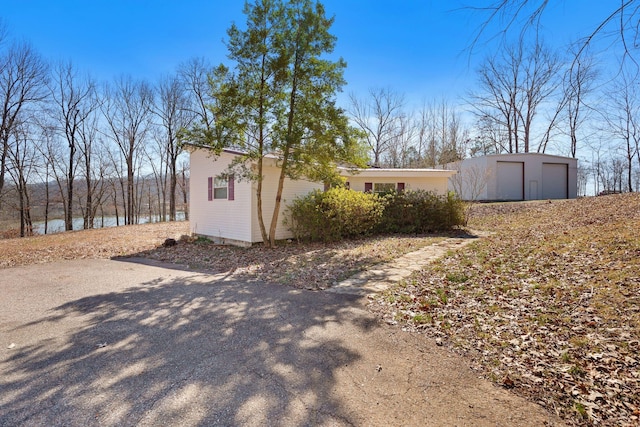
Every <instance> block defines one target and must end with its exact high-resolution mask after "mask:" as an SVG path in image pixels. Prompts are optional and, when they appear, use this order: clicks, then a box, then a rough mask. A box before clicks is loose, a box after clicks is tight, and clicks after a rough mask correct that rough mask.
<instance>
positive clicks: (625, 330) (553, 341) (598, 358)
mask: <svg viewBox="0 0 640 427" xmlns="http://www.w3.org/2000/svg"><path fill="white" fill-rule="evenodd" d="M471 221H472V223H471V226H472V227H474V228H478V229H484V230H491V231H493V232H494V234H493V235H491V236H489V237H487V238H486V239H482V240H481V241H478V242H475V243H473V244H471V245H469V246H468V247H467V248H465V249H464V250H462V251H459V252H456V253H451V254H449V255H448V256H446V257H444V258H443V259H441V260H439V261H438V262H436V263H434V264H432V265H431V266H429V267H428V268H426V269H423V270H422V271H421V272H420V273H418V274H416V275H414V276H413V277H412V279H411V280H408V281H405V282H403V283H401V284H399V285H398V286H397V287H395V288H394V289H391V290H389V291H387V292H386V293H384V294H383V295H380V296H377V297H376V298H374V299H373V300H372V302H371V305H370V306H371V308H372V309H373V310H375V311H377V312H378V313H379V314H380V315H381V316H382V317H384V318H385V319H386V320H387V321H388V322H389V323H396V322H398V323H401V324H403V325H405V327H407V328H408V329H413V330H420V331H424V332H425V333H427V334H429V335H431V336H434V337H437V338H438V339H440V340H442V341H443V342H445V343H448V345H450V346H451V347H452V348H454V349H456V350H457V351H460V352H463V353H465V354H468V355H470V356H471V357H472V358H473V363H474V366H475V367H476V368H477V369H479V370H482V371H483V372H484V373H485V374H486V376H487V377H489V378H491V379H492V380H493V381H495V382H497V383H499V384H502V385H504V386H505V387H509V388H513V389H514V390H515V391H516V392H518V393H519V394H522V395H525V396H527V397H529V398H530V399H532V400H534V401H537V402H540V403H541V404H542V405H544V406H546V407H547V408H549V409H551V410H554V411H556V412H557V413H558V414H560V415H561V416H562V417H564V418H565V419H566V420H567V421H568V422H570V423H572V424H575V425H585V424H587V425H588V424H592V425H606V426H609V425H620V426H626V425H639V424H640V421H639V419H640V418H639V417H640V354H639V351H640V304H639V303H640V194H624V195H611V196H604V197H592V198H585V199H579V200H570V201H553V202H546V201H545V202H528V203H506V204H492V205H478V206H476V207H475V208H474V210H473V212H472V217H471Z"/></svg>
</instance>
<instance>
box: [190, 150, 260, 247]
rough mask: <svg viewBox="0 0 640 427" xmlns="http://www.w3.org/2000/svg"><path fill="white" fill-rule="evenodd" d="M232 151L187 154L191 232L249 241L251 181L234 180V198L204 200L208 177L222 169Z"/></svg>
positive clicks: (222, 238) (223, 239)
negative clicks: (188, 161) (213, 155)
mask: <svg viewBox="0 0 640 427" xmlns="http://www.w3.org/2000/svg"><path fill="white" fill-rule="evenodd" d="M233 157H234V156H233V154H230V153H226V152H223V153H221V154H220V156H218V157H212V156H211V155H210V152H208V151H206V150H204V149H197V150H194V151H192V152H191V154H190V162H191V166H190V179H189V194H190V209H189V224H190V229H191V233H193V234H199V235H204V236H209V237H212V238H214V239H216V240H220V241H222V242H223V243H224V241H225V239H230V240H237V241H239V242H250V241H251V213H252V212H253V209H252V208H251V183H250V182H247V181H242V182H239V181H238V179H235V180H234V186H235V191H234V193H235V194H234V196H235V200H225V199H213V200H211V201H209V200H208V186H207V179H208V177H213V178H215V177H216V176H217V175H219V174H221V173H222V172H224V171H225V169H226V168H227V166H228V165H229V163H230V162H231V160H232V159H233Z"/></svg>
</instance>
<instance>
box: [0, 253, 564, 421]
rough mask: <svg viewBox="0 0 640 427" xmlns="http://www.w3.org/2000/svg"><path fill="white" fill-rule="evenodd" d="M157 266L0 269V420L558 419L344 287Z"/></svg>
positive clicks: (86, 263) (72, 264)
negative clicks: (378, 314)
mask: <svg viewBox="0 0 640 427" xmlns="http://www.w3.org/2000/svg"><path fill="white" fill-rule="evenodd" d="M165 267H166V266H160V265H155V266H154V265H145V264H139V263H134V262H127V261H115V260H76V261H66V262H56V263H50V264H42V265H31V266H26V267H14V268H7V269H2V270H0V390H1V392H0V426H9V425H11V426H20V425H25V426H42V425H65V426H91V425H96V426H97V425H100V426H116V425H117V426H133V425H135V426H145V425H181V426H213V425H221V426H222V425H224V426H235V425H242V426H265V425H283V426H300V425H326V426H342V425H358V426H359V425H389V426H396V425H397V426H400V425H403V426H412V425H416V426H418V425H420V426H431V425H432V426H448V425H449V426H454V425H455V426H484V425H486V426H518V425H520V426H529V425H531V426H540V425H545V423H547V422H549V425H556V423H557V420H555V418H554V417H552V416H551V415H550V414H548V413H546V412H544V411H543V410H542V409H541V408H540V407H539V406H537V405H535V404H532V403H530V402H527V401H525V400H523V399H521V398H519V397H516V396H514V395H513V394H511V393H510V392H508V391H507V390H504V389H500V388H498V387H496V386H494V385H492V384H490V383H489V382H487V381H484V380H481V379H479V378H478V377H477V374H475V373H473V372H471V371H470V370H469V369H468V368H467V365H466V363H465V360H464V359H462V358H459V357H457V356H455V355H453V354H451V353H450V352H448V351H447V350H445V349H443V348H440V347H437V346H436V345H435V344H434V343H433V342H432V341H429V340H427V339H426V338H425V337H424V336H419V335H412V334H409V333H405V332H402V331H400V330H398V329H394V328H391V327H388V326H386V325H382V324H379V323H378V322H377V321H376V320H375V319H374V317H373V316H372V315H371V314H369V313H368V312H367V311H365V310H364V308H363V306H362V304H361V301H360V300H357V299H356V297H354V296H348V295H337V294H331V293H326V292H311V291H301V290H297V289H292V288H288V287H286V286H282V285H270V284H265V283H258V282H247V281H244V282H237V281H234V280H233V279H232V278H229V277H224V276H211V275H205V274H200V273H194V272H189V271H181V270H179V269H171V268H165ZM558 425H559V424H558Z"/></svg>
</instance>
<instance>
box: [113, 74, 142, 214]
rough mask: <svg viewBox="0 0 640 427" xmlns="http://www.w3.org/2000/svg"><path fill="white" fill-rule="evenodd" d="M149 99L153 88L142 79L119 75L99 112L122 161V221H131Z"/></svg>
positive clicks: (133, 212) (134, 207) (134, 205)
mask: <svg viewBox="0 0 640 427" xmlns="http://www.w3.org/2000/svg"><path fill="white" fill-rule="evenodd" d="M152 102H153V92H152V90H151V88H150V87H149V85H148V84H147V83H146V82H144V81H135V80H133V79H132V78H131V77H124V76H123V77H120V78H119V79H117V80H116V82H115V83H114V84H113V85H107V86H106V87H105V91H104V99H103V104H102V112H103V114H104V117H105V120H106V123H107V127H108V132H107V135H108V137H109V138H110V139H111V140H112V141H113V142H114V143H115V145H116V147H117V150H118V151H119V154H120V155H121V156H122V159H123V160H124V163H125V165H126V191H125V194H124V197H125V200H124V207H125V212H124V214H125V215H124V221H125V224H133V223H135V218H136V212H137V209H136V194H135V184H136V183H135V172H136V169H137V166H138V165H137V163H136V161H138V160H139V156H140V148H141V145H142V144H143V143H144V142H145V137H146V133H147V131H148V129H149V120H150V115H151V107H152Z"/></svg>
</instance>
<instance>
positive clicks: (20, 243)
mask: <svg viewBox="0 0 640 427" xmlns="http://www.w3.org/2000/svg"><path fill="white" fill-rule="evenodd" d="M188 232H189V224H188V223H186V222H170V223H169V222H164V223H157V224H143V225H127V226H121V227H110V228H99V229H94V230H79V231H70V232H65V233H55V234H47V235H41V236H33V237H24V238H11V239H3V240H1V241H0V268H2V267H12V266H16V265H27V264H40V263H45V262H52V261H59V260H68V259H80V258H112V257H116V256H125V255H131V254H135V253H138V252H140V251H145V250H149V249H152V248H155V247H157V246H158V245H160V244H162V242H163V241H164V240H165V239H167V238H174V239H178V238H180V236H182V235H184V234H186V233H188Z"/></svg>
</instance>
